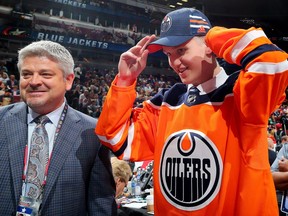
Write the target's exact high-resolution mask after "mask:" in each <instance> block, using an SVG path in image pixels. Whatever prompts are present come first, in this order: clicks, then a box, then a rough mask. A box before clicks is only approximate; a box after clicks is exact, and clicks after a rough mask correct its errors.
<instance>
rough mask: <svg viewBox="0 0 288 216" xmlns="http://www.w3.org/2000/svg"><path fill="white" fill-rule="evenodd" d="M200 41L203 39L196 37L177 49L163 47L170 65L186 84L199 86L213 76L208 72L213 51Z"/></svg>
mask: <svg viewBox="0 0 288 216" xmlns="http://www.w3.org/2000/svg"><path fill="white" fill-rule="evenodd" d="M199 40H201V39H199V38H196V37H194V38H193V39H191V40H189V41H188V42H186V43H184V44H181V45H179V46H176V47H167V46H163V52H164V53H165V54H166V55H167V57H168V61H169V65H170V66H171V67H172V69H173V70H174V71H175V72H176V73H177V74H178V75H179V77H180V79H181V81H182V82H183V83H185V84H193V85H198V84H201V83H203V82H205V81H207V80H208V79H210V78H211V77H212V75H213V71H211V72H210V71H209V70H206V69H207V68H206V66H207V65H208V64H207V63H208V61H211V60H209V58H208V55H207V54H209V53H211V52H210V51H211V50H210V49H209V48H208V47H207V46H206V45H205V43H204V42H201V41H199ZM207 71H208V73H207ZM203 72H205V73H203Z"/></svg>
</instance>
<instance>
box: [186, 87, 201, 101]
mask: <svg viewBox="0 0 288 216" xmlns="http://www.w3.org/2000/svg"><path fill="white" fill-rule="evenodd" d="M199 94H200V91H199V89H197V88H196V87H195V86H192V87H191V88H190V89H189V93H188V97H187V103H195V102H196V100H197V98H198V97H199Z"/></svg>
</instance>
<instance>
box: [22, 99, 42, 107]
mask: <svg viewBox="0 0 288 216" xmlns="http://www.w3.org/2000/svg"><path fill="white" fill-rule="evenodd" d="M26 104H27V105H28V106H29V107H30V108H31V109H39V108H42V107H43V108H44V107H45V102H44V101H43V100H39V98H38V99H36V100H34V99H28V100H26Z"/></svg>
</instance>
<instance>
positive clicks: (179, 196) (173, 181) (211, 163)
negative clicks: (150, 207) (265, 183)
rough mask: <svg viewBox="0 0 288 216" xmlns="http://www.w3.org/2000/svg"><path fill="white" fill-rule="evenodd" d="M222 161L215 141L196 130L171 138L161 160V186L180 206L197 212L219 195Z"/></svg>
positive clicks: (165, 194)
mask: <svg viewBox="0 0 288 216" xmlns="http://www.w3.org/2000/svg"><path fill="white" fill-rule="evenodd" d="M222 171H223V163H222V159H221V156H220V154H219V152H218V150H217V148H216V146H215V145H214V143H213V142H212V141H211V140H210V139H209V138H208V137H207V136H205V134H203V133H201V132H199V131H196V130H188V129H187V130H182V131H179V132H176V133H174V134H172V135H171V136H170V137H168V139H167V141H166V143H165V147H164V149H163V152H162V155H161V159H160V172H159V179H160V188H161V191H162V194H163V195H164V197H165V198H166V200H167V201H168V202H169V203H170V204H171V205H173V206H175V207H177V208H178V209H182V210H186V211H195V210H198V209H201V208H204V207H205V206H207V205H208V204H209V203H210V202H211V201H212V200H213V199H214V198H215V196H216V195H217V194H218V192H219V189H220V184H221V178H222Z"/></svg>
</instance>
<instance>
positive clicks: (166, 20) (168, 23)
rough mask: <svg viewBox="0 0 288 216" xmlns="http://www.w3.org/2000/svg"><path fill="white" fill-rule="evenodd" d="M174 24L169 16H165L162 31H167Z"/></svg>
mask: <svg viewBox="0 0 288 216" xmlns="http://www.w3.org/2000/svg"><path fill="white" fill-rule="evenodd" d="M171 25H172V19H171V17H169V16H165V17H164V19H163V20H162V23H161V31H162V32H167V31H168V30H169V29H170V27H171Z"/></svg>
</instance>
